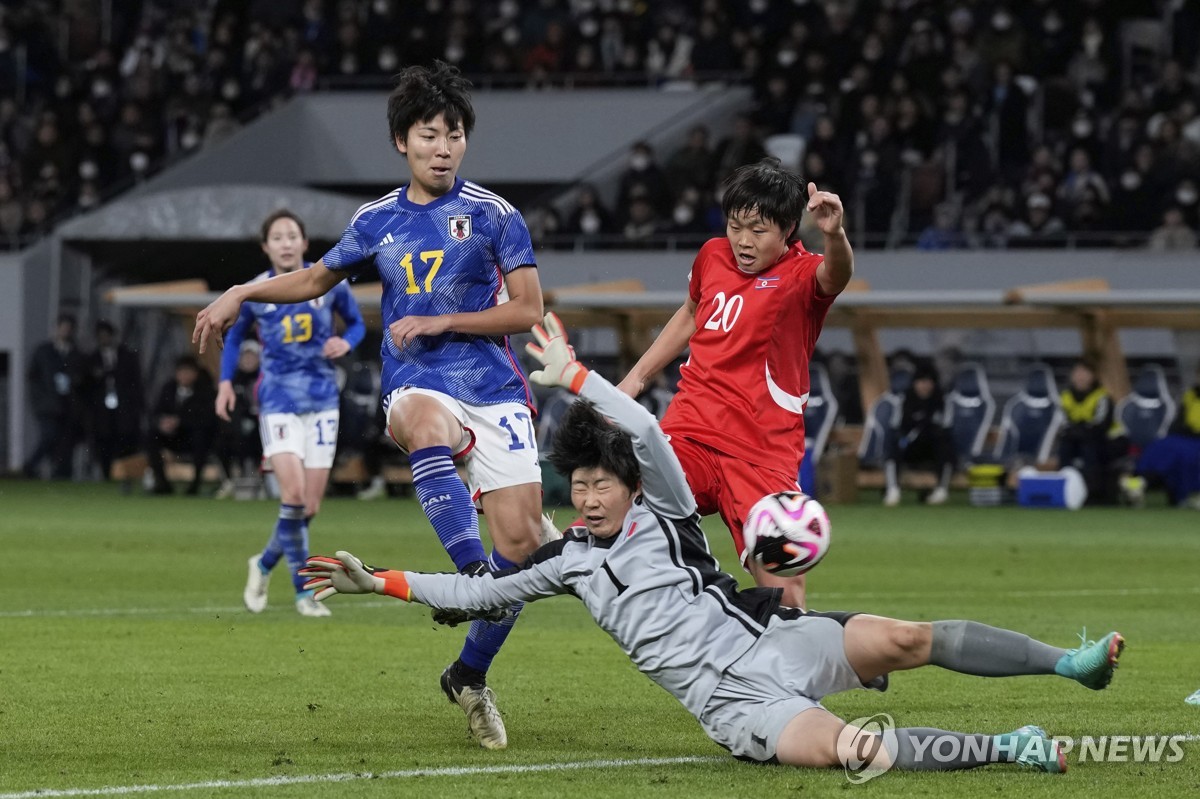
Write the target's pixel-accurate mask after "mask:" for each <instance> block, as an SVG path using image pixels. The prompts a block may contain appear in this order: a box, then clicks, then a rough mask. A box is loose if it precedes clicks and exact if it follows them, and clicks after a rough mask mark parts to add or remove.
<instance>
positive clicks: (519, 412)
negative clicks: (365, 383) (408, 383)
mask: <svg viewBox="0 0 1200 799" xmlns="http://www.w3.org/2000/svg"><path fill="white" fill-rule="evenodd" d="M405 394H423V395H425V396H427V397H433V398H434V399H435V400H437V401H438V402H440V403H442V405H443V406H445V408H446V410H448V411H450V413H452V414H454V418H455V419H457V420H458V423H459V424H460V425H462V428H463V437H462V439H461V440H460V441H459V442H458V445H457V446H455V447H454V457H455V458H456V459H461V460H462V461H463V463H464V464H465V465H466V467H467V486H468V487H469V488H470V489H471V497H472V498H473V499H479V496H480V494H486V493H487V492H489V491H495V490H496V489H498V488H509V487H510V486H516V485H524V484H525V483H541V482H542V467H541V464H540V463H539V461H538V449H537V440H536V439H535V437H534V432H533V414H532V413H531V412H530V410H529V408H528V406H526V405H525V404H524V403H521V402H504V403H501V404H499V405H469V404H467V403H465V402H459V401H458V400H456V399H455V398H454V397H451V396H450V395H449V394H443V393H441V392H440V391H433V390H430V389H426V388H412V387H408V388H398V389H396V390H395V391H393V392H392V393H391V394H389V395H388V396H387V397H385V398H384V400H383V410H384V413H389V411H388V409H389V408H391V406H392V403H393V402H395V401H396V400H397V399H398V398H399V397H401V396H403V395H405ZM388 435H389V436H391V437H392V440H393V441H395V440H396V437H395V436H392V420H391V416H390V414H389V416H388ZM398 444H399V442H397V445H398Z"/></svg>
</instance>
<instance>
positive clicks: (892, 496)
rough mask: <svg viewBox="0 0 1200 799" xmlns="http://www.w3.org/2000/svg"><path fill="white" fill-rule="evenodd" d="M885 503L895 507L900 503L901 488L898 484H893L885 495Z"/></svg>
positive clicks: (889, 506)
mask: <svg viewBox="0 0 1200 799" xmlns="http://www.w3.org/2000/svg"><path fill="white" fill-rule="evenodd" d="M883 504H884V506H885V507H888V508H894V507H896V506H897V505H899V504H900V489H899V488H898V487H897V486H892V487H891V488H889V489H888V490H887V493H885V494H884V495H883Z"/></svg>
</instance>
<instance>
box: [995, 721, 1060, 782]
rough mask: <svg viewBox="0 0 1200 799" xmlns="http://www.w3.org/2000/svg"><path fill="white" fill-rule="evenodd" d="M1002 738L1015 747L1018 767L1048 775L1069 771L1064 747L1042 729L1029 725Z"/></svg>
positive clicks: (1014, 760)
mask: <svg viewBox="0 0 1200 799" xmlns="http://www.w3.org/2000/svg"><path fill="white" fill-rule="evenodd" d="M1000 737H1002V738H1005V739H1007V740H1008V745H1010V746H1012V747H1014V750H1013V751H1014V754H1015V757H1014V758H1013V762H1014V763H1016V764H1017V765H1018V766H1021V767H1023V768H1027V769H1030V770H1031V771H1042V772H1045V773H1047V774H1062V773H1064V772H1065V771H1066V770H1067V755H1066V753H1065V752H1063V750H1062V746H1060V745H1059V743H1058V741H1056V740H1054V739H1053V738H1051V737H1050V736H1049V735H1047V734H1046V731H1045V730H1043V729H1042V728H1041V727H1037V726H1034V725H1033V724H1029V725H1027V726H1024V727H1022V728H1021V729H1019V730H1014V731H1013V732H1011V733H1009V734H1008V735H1004V736H1000Z"/></svg>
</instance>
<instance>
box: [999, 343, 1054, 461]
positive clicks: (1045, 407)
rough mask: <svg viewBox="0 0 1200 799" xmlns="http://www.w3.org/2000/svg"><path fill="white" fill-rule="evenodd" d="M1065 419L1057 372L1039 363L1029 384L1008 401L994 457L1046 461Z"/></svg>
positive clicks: (1031, 373)
mask: <svg viewBox="0 0 1200 799" xmlns="http://www.w3.org/2000/svg"><path fill="white" fill-rule="evenodd" d="M1062 422H1063V413H1062V408H1061V407H1060V405H1059V400H1058V388H1057V387H1056V386H1055V383H1054V373H1053V372H1052V371H1051V370H1050V367H1049V366H1046V365H1045V364H1039V365H1037V366H1035V367H1034V368H1033V371H1031V372H1030V373H1029V377H1028V379H1027V380H1026V382H1025V387H1024V388H1023V389H1022V390H1021V391H1019V392H1017V393H1016V394H1015V395H1013V396H1012V397H1011V398H1010V399H1009V400H1008V402H1006V403H1005V404H1004V410H1003V411H1001V413H1000V434H999V438H998V439H997V441H996V448H995V450H994V451H993V453H992V457H993V458H994V459H995V460H996V461H997V462H999V463H1009V462H1010V461H1013V460H1021V461H1023V462H1025V463H1035V464H1036V463H1045V462H1047V461H1048V460H1049V459H1050V453H1051V451H1052V448H1053V446H1054V439H1055V437H1056V436H1057V435H1058V430H1059V428H1060V427H1061V426H1062Z"/></svg>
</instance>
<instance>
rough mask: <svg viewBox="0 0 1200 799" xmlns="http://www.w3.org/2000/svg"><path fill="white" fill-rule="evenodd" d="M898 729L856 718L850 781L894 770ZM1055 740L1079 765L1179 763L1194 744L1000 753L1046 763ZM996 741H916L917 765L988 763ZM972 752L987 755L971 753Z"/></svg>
mask: <svg viewBox="0 0 1200 799" xmlns="http://www.w3.org/2000/svg"><path fill="white" fill-rule="evenodd" d="M895 730H896V724H895V721H894V720H893V719H892V717H891V716H890V715H888V714H887V713H876V714H875V715H874V716H866V717H864V718H860V719H854V720H853V721H851V722H850V723H849V724H847V725H846V726H845V727H844V728H843V729H842V731H841V733H840V734H839V735H838V741H837V751H838V756H839V758H840V759H841V762H842V767H843V768H844V769H845V771H846V779H847V780H849V781H850V782H851V783H852V784H855V785H859V784H861V783H864V782H868V781H870V780H873V779H875V778H876V777H878V776H880V775H881V774H884V773H886V772H888V771H889V770H891V768H892V765H893V763H892V758H893V756H894V755H895V753H896V731H895ZM981 740H982V743H983V746H982V747H980V742H981ZM1051 740H1053V741H1055V742H1057V743H1058V747H1059V749H1060V751H1061V752H1062V753H1063V755H1074V757H1073V760H1074V762H1076V763H1178V762H1179V761H1181V760H1183V756H1184V749H1183V744H1184V743H1185V742H1186V741H1188V740H1194V739H1193V738H1191V736H1187V735H1084V736H1080V737H1079V738H1071V737H1068V736H1065V735H1059V736H1054V737H1053V738H1052V739H1046V738H1039V737H1031V738H1027V739H1026V740H1024V741H1023V742H1022V741H1019V740H1018V739H1017V738H1016V737H1015V736H1012V737H1010V738H1009V739H1008V743H1007V744H1006V745H1005V746H1004V747H1001V751H1000V752H999V754H1002V755H1003V756H1004V760H1005V762H1013V761H1015V760H1017V758H1021V759H1024V760H1041V759H1045V758H1047V757H1049V753H1048V752H1046V751H1045V749H1046V748H1047V747H1048V746H1050V742H1051ZM993 741H994V739H993V738H991V737H987V738H983V739H979V738H977V737H972V738H967V739H966V741H965V742H964V740H963V739H962V738H961V737H959V736H957V735H953V736H952V735H934V736H928V737H925V738H920V739H916V740H914V741H913V759H914V761H915V762H916V763H918V764H920V763H922V762H928V763H929V764H931V765H932V764H942V763H950V762H957V761H961V760H962V759H964V758H969V759H973V760H977V761H978V760H986V759H988V755H989V752H988V751H986V750H989V749H990V748H991V746H992V745H993ZM972 747H979V748H981V749H982V750H983V751H977V752H972V751H970V749H971V748H972ZM1018 747H1020V750H1019V751H1018ZM964 749H965V750H966V751H964Z"/></svg>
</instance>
